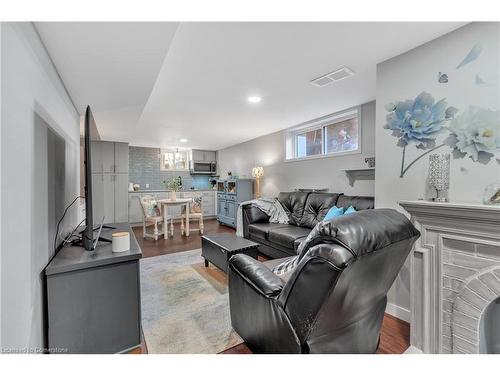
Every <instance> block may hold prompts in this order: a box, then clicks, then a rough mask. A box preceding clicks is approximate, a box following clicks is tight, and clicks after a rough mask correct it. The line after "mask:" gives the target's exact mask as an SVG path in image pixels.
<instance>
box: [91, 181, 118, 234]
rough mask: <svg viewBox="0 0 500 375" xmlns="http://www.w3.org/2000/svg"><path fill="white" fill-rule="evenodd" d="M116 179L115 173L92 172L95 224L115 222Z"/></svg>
mask: <svg viewBox="0 0 500 375" xmlns="http://www.w3.org/2000/svg"><path fill="white" fill-rule="evenodd" d="M114 189H115V187H114V181H113V175H111V174H104V173H93V174H92V210H93V211H92V215H93V221H94V225H96V226H97V225H99V224H101V222H102V220H103V218H104V223H105V224H106V223H113V222H115V221H114V218H115V212H114Z"/></svg>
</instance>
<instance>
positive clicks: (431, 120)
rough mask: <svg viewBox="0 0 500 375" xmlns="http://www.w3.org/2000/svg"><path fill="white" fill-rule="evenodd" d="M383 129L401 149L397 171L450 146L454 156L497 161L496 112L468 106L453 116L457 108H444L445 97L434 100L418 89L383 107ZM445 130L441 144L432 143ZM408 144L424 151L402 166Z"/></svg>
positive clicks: (499, 118) (499, 117)
mask: <svg viewBox="0 0 500 375" xmlns="http://www.w3.org/2000/svg"><path fill="white" fill-rule="evenodd" d="M385 108H386V110H387V111H388V112H389V113H388V114H387V116H386V120H387V123H386V125H385V126H384V127H385V128H386V129H389V130H392V135H393V136H395V137H397V138H398V143H397V145H398V146H399V147H402V148H403V152H402V158H401V174H400V176H399V177H404V175H405V173H406V172H407V171H408V169H409V168H410V167H411V166H412V165H414V164H415V163H416V162H417V161H418V160H420V159H421V158H422V157H424V156H425V155H427V154H429V153H430V152H432V151H434V150H436V149H438V148H441V147H443V146H446V145H448V146H450V147H451V148H452V150H453V152H452V154H453V157H454V158H464V157H465V156H466V155H468V156H469V157H470V158H471V159H472V160H473V161H474V162H479V163H482V164H487V163H489V162H490V161H491V160H492V159H493V158H496V160H497V162H498V161H499V160H500V159H499V158H500V155H499V151H500V111H492V110H489V109H484V108H481V107H478V106H469V108H468V109H467V110H466V111H464V112H462V113H460V114H459V115H458V116H455V115H456V114H457V113H458V111H459V110H458V109H457V108H455V107H447V103H446V100H445V99H441V100H439V101H438V102H435V100H434V98H433V97H432V95H431V94H429V93H427V92H422V93H421V94H420V95H418V96H417V97H416V98H415V99H414V100H411V99H408V100H405V101H398V102H396V103H389V104H387V105H386V106H385ZM443 132H449V133H450V134H449V136H448V137H447V138H446V139H445V140H444V142H443V143H441V144H440V145H438V146H436V138H437V136H438V134H441V133H443ZM411 143H413V144H415V146H416V148H418V149H421V150H426V151H425V152H424V153H422V154H421V155H420V156H418V157H417V158H415V159H414V160H413V161H412V162H410V163H409V164H408V165H406V160H405V157H406V147H407V146H409V145H410V144H411Z"/></svg>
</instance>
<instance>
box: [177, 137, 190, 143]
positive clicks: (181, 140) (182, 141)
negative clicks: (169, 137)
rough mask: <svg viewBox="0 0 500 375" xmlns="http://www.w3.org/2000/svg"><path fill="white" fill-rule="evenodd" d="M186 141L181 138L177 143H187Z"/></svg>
mask: <svg viewBox="0 0 500 375" xmlns="http://www.w3.org/2000/svg"><path fill="white" fill-rule="evenodd" d="M187 141H188V140H187V139H186V138H181V139H179V142H181V143H187Z"/></svg>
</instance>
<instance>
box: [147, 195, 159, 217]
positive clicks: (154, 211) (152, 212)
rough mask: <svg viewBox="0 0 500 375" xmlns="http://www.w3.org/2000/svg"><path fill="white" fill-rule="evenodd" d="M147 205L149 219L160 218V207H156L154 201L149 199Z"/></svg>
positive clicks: (156, 204)
mask: <svg viewBox="0 0 500 375" xmlns="http://www.w3.org/2000/svg"><path fill="white" fill-rule="evenodd" d="M146 204H147V207H146V208H147V211H146V212H147V214H148V216H149V217H155V216H161V213H160V207H158V203H157V202H156V199H149V200H147V201H146Z"/></svg>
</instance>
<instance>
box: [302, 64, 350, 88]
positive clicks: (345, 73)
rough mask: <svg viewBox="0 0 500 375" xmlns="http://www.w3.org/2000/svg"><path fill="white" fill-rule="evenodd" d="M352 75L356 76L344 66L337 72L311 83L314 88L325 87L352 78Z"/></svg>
mask: <svg viewBox="0 0 500 375" xmlns="http://www.w3.org/2000/svg"><path fill="white" fill-rule="evenodd" d="M352 75H354V72H353V71H352V70H351V69H349V68H347V67H345V66H344V67H342V68H340V69H337V70H335V71H334V72H331V73H328V74H325V75H324V76H321V77H318V78H316V79H313V80H312V81H311V83H312V84H313V85H314V86H318V87H323V86H326V85H329V84H330V83H333V82H337V81H340V80H342V79H344V78H347V77H350V76H352Z"/></svg>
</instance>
